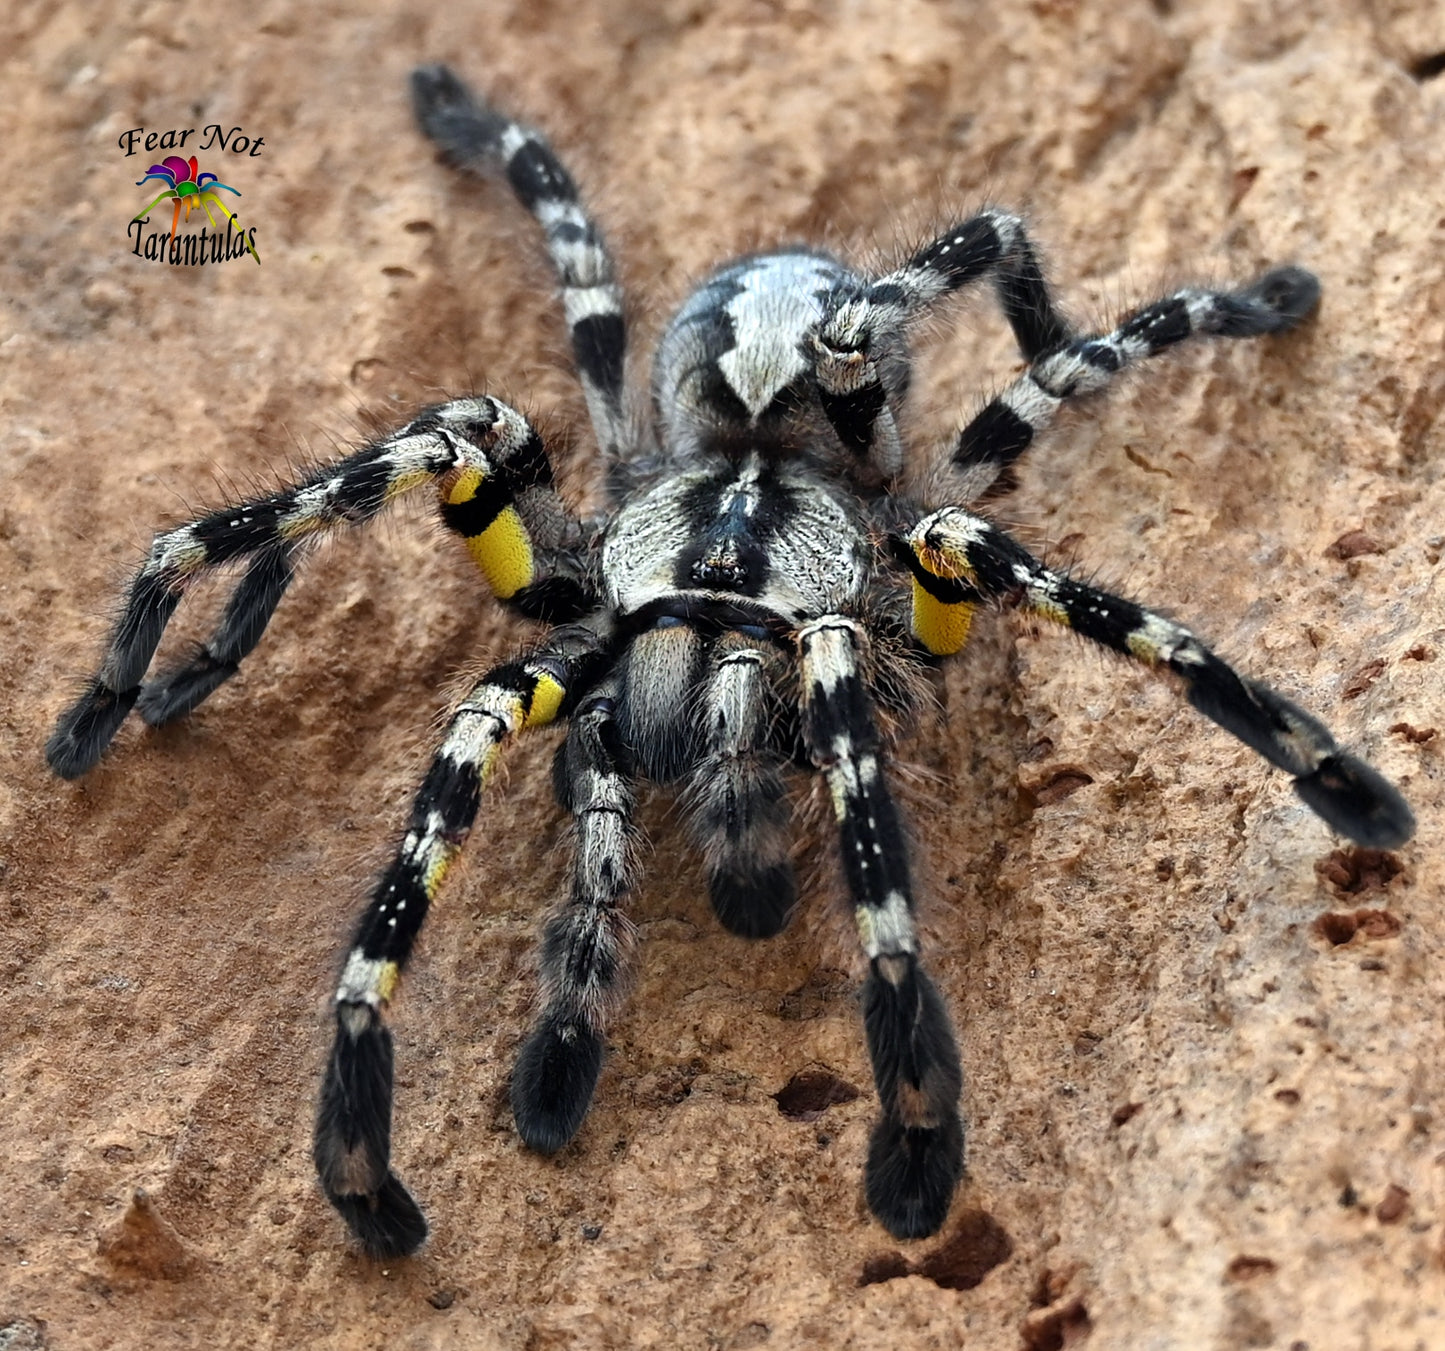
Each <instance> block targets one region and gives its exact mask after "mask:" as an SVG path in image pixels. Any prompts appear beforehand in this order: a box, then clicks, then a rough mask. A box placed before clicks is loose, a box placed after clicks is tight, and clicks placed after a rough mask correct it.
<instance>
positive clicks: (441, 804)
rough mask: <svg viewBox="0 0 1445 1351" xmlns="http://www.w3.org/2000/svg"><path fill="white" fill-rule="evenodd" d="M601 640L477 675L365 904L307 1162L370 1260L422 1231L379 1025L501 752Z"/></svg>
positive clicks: (572, 636) (546, 718) (536, 720)
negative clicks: (400, 1152) (398, 1153)
mask: <svg viewBox="0 0 1445 1351" xmlns="http://www.w3.org/2000/svg"><path fill="white" fill-rule="evenodd" d="M599 645H600V644H599V640H598V639H597V638H596V637H595V636H594V635H592V634H590V633H588V632H587V631H586V630H583V629H581V628H573V629H569V630H565V631H564V630H559V631H558V634H557V635H555V636H554V639H553V640H552V641H551V642H550V643H548V644H547V645H546V646H544V647H542V648H540V649H539V650H538V651H537V652H536V653H535V654H534V655H533V656H531V657H529V658H526V659H524V660H522V661H519V662H514V663H510V664H508V665H505V666H499V667H497V668H496V669H495V670H492V671H489V672H487V674H486V675H485V676H483V677H482V679H481V680H479V681H478V682H477V683H476V684H475V685H474V686H473V687H472V689H471V691H470V692H469V693H468V695H467V696H466V698H465V699H463V700H462V702H461V704H460V705H459V706H458V707H457V709H456V711H455V712H454V713H453V714H452V716H451V720H450V721H449V723H448V724H447V730H446V733H445V735H444V737H443V738H442V742H441V745H440V747H439V748H438V750H437V753H436V756H435V758H434V759H433V760H432V764H431V768H430V769H429V770H428V772H427V775H426V778H425V779H424V780H423V782H422V785H421V787H420V789H418V791H417V795H416V798H415V800H414V802H413V804H412V813H411V825H410V827H409V828H408V830H407V833H406V835H405V837H404V838H403V839H402V842H401V845H400V847H399V848H398V850H397V852H396V856H395V857H394V858H393V859H392V862H391V865H390V866H389V867H388V868H387V870H386V872H385V873H384V874H383V875H382V877H381V880H380V882H379V883H378V885H377V887H376V890H375V892H374V893H373V894H372V898H371V901H370V903H369V904H368V906H367V908H366V912H365V913H364V914H363V916H362V918H361V923H360V924H359V925H358V927H357V931H356V938H355V941H354V942H353V944H352V948H351V952H350V954H349V955H348V956H347V959H346V965H345V968H344V969H343V971H342V973H341V981H340V984H339V986H338V988H337V991H336V1036H335V1040H334V1042H333V1045H332V1049H331V1058H330V1061H329V1062H328V1064H327V1068H326V1076H325V1079H324V1080H323V1082H322V1088H321V1100H320V1104H319V1107H318V1110H317V1114H316V1135H315V1142H314V1148H313V1151H312V1157H313V1159H314V1161H315V1164H316V1171H317V1174H318V1176H319V1177H320V1180H321V1186H322V1188H323V1190H324V1191H325V1192H326V1195H327V1198H328V1199H329V1200H330V1201H331V1203H332V1205H334V1206H335V1207H336V1209H337V1210H338V1211H340V1212H341V1215H342V1216H343V1218H344V1219H345V1220H346V1222H347V1224H348V1225H349V1226H350V1227H351V1231H352V1233H354V1234H355V1235H356V1237H357V1238H358V1239H359V1240H360V1241H361V1243H362V1245H363V1247H365V1249H366V1251H367V1252H368V1253H370V1254H371V1255H372V1256H374V1257H399V1256H402V1255H404V1254H406V1253H409V1252H414V1251H415V1250H416V1249H417V1248H418V1247H420V1245H421V1243H422V1242H423V1240H424V1239H425V1238H426V1234H427V1227H426V1221H425V1220H424V1219H423V1218H422V1214H421V1210H420V1208H419V1207H418V1206H417V1204H416V1202H415V1201H414V1200H413V1199H412V1198H411V1196H410V1194H409V1193H408V1192H407V1190H406V1188H405V1187H404V1186H403V1185H402V1184H401V1182H400V1181H399V1180H398V1179H397V1177H396V1175H395V1174H394V1173H393V1172H392V1171H391V1163H390V1160H391V1106H392V1041H391V1033H390V1031H389V1030H388V1029H387V1027H386V1024H385V1021H384V1014H385V1012H386V1010H387V1008H388V1006H389V1004H390V1002H391V999H392V995H393V993H394V992H395V989H396V984H397V981H398V979H399V978H400V976H401V971H402V968H403V967H404V966H405V965H406V961H407V958H408V957H409V956H410V955H411V951H412V947H413V945H414V944H415V942H416V939H417V935H418V934H419V933H420V931H421V926H422V922H423V921H424V920H425V919H426V915H427V911H428V909H429V907H430V905H431V902H432V900H433V899H434V898H435V896H436V894H437V891H438V889H439V888H440V886H441V884H442V879H443V877H444V876H445V874H446V872H447V869H448V868H449V867H450V865H451V863H452V861H453V860H454V859H455V858H456V856H457V854H458V853H459V852H460V850H461V848H462V846H463V845H464V844H465V842H466V839H467V835H468V833H469V832H470V830H471V828H472V824H473V822H474V821H475V819H476V815H477V809H478V806H479V804H480V802H481V795H482V789H483V788H484V787H485V785H486V783H487V780H488V778H489V777H490V775H491V772H492V769H493V767H494V765H495V764H496V761H497V757H498V754H499V752H500V750H501V747H502V745H503V743H504V742H506V741H509V740H510V739H511V738H512V737H514V736H516V735H517V734H518V733H519V732H521V731H522V730H523V729H524V728H527V727H536V726H540V725H543V724H545V723H548V722H550V721H552V719H553V718H555V717H556V716H557V714H558V712H559V711H561V710H562V708H563V705H564V704H565V702H566V700H567V697H568V694H569V692H570V691H572V690H573V689H575V688H576V686H577V685H578V684H580V683H583V682H584V681H585V679H586V676H585V672H586V670H587V669H588V667H589V665H590V663H592V662H593V661H594V660H595V659H596V654H597V651H598V648H599Z"/></svg>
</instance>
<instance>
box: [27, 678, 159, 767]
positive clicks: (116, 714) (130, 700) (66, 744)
mask: <svg viewBox="0 0 1445 1351" xmlns="http://www.w3.org/2000/svg"><path fill="white" fill-rule="evenodd" d="M139 694H140V686H139V685H137V686H135V687H134V688H133V689H129V690H113V689H111V688H110V687H109V686H108V685H106V684H105V683H104V682H103V681H100V680H94V681H92V682H91V684H90V688H89V689H87V690H86V692H85V693H84V694H82V695H81V696H80V698H79V699H77V700H76V701H75V702H74V703H73V704H72V705H71V706H70V707H69V708H68V709H66V710H65V712H64V713H63V714H62V715H61V717H60V721H59V722H57V723H56V724H55V731H54V732H53V733H51V736H50V740H49V741H47V742H46V743H45V758H46V760H47V761H48V762H49V764H50V768H51V769H53V770H54V771H55V772H56V773H57V774H59V775H60V777H61V778H62V779H78V778H79V777H80V776H81V775H82V774H84V773H85V772H86V770H88V769H93V768H94V767H95V764H96V762H97V761H98V760H99V759H100V757H101V756H102V755H103V754H104V753H105V748H106V747H107V746H109V745H110V743H111V739H112V738H113V737H114V736H115V734H116V732H117V731H118V730H119V728H120V725H121V723H123V722H124V721H125V715H126V714H127V713H129V712H130V711H131V708H132V707H133V706H134V704H135V701H136V698H137V696H138V695H139Z"/></svg>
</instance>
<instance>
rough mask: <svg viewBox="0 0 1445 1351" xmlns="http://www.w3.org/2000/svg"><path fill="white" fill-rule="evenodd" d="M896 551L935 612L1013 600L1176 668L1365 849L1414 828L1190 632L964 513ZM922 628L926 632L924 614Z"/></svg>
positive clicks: (1385, 786) (1359, 763)
mask: <svg viewBox="0 0 1445 1351" xmlns="http://www.w3.org/2000/svg"><path fill="white" fill-rule="evenodd" d="M894 553H895V556H896V557H897V558H899V559H900V560H901V561H902V562H903V563H904V564H905V565H906V566H907V567H908V568H909V570H910V571H911V572H912V574H913V578H914V582H915V584H916V587H917V589H918V590H919V591H920V592H922V593H923V594H924V595H925V596H927V597H928V600H929V602H930V603H931V604H933V605H936V606H944V607H946V606H948V605H957V604H972V603H974V602H976V601H978V600H979V599H991V600H998V601H1002V602H1003V603H1005V604H1007V605H1011V606H1014V607H1016V608H1018V609H1021V610H1025V611H1027V612H1028V613H1030V614H1034V615H1037V616H1038V617H1039V618H1041V619H1047V620H1048V621H1049V622H1050V623H1054V624H1059V625H1062V626H1063V627H1065V628H1069V629H1072V630H1073V631H1074V632H1075V633H1078V634H1080V635H1082V636H1083V637H1085V638H1088V639H1090V640H1092V641H1093V642H1096V643H1098V644H1100V645H1101V646H1103V647H1107V648H1109V649H1110V650H1112V651H1114V652H1117V653H1119V654H1120V655H1122V656H1126V657H1130V658H1132V659H1133V660H1135V661H1139V662H1142V663H1144V664H1145V665H1146V666H1153V667H1162V668H1164V669H1166V670H1168V671H1170V672H1172V673H1173V674H1174V675H1175V676H1177V677H1178V678H1179V679H1180V680H1181V681H1183V684H1184V691H1185V697H1186V698H1187V699H1188V700H1189V702H1190V703H1191V704H1193V705H1194V707H1195V708H1196V709H1198V710H1199V711H1200V712H1201V713H1203V714H1204V715H1205V717H1207V718H1211V719H1212V720H1213V721H1215V722H1217V723H1218V724H1219V725H1220V726H1221V727H1223V728H1224V729H1225V730H1226V731H1228V732H1232V733H1233V734H1234V735H1235V736H1236V737H1238V738H1239V739H1240V740H1241V741H1243V742H1244V743H1245V745H1247V746H1249V747H1250V748H1251V749H1253V750H1255V751H1257V752H1258V753H1259V754H1260V755H1262V756H1264V758H1265V759H1266V760H1268V761H1269V762H1270V763H1271V764H1272V765H1275V766H1276V767H1277V768H1279V769H1282V770H1284V771H1285V773H1287V774H1290V775H1292V776H1293V777H1294V780H1295V791H1296V792H1297V793H1299V795H1300V797H1302V798H1303V799H1304V801H1305V802H1306V803H1307V804H1308V805H1309V806H1310V807H1311V808H1313V809H1314V811H1315V812H1317V813H1318V814H1319V815H1320V816H1321V817H1323V818H1324V820H1325V821H1327V822H1328V823H1329V824H1330V825H1331V826H1332V827H1334V828H1335V829H1336V830H1338V831H1340V832H1341V833H1342V834H1345V835H1348V836H1349V837H1350V838H1351V839H1352V840H1354V841H1356V842H1357V843H1359V844H1362V845H1366V846H1368V847H1371V848H1378V849H1393V848H1396V847H1398V846H1399V845H1401V844H1403V843H1404V842H1405V841H1406V840H1407V839H1409V838H1410V836H1411V835H1412V834H1413V833H1414V829H1415V820H1414V817H1413V815H1412V814H1411V812H1410V809H1409V807H1408V806H1407V805H1406V804H1405V801H1404V799H1403V798H1402V797H1401V796H1400V794H1399V792H1398V791H1397V790H1396V789H1395V788H1394V786H1393V785H1392V784H1390V783H1389V782H1388V781H1387V780H1386V779H1385V778H1384V777H1383V776H1381V775H1380V774H1379V773H1378V772H1377V771H1376V770H1374V769H1372V768H1371V767H1370V766H1369V765H1367V764H1366V763H1365V762H1364V761H1363V760H1361V759H1359V758H1358V757H1357V756H1355V755H1352V754H1350V752H1348V751H1346V750H1344V749H1343V748H1342V747H1341V746H1340V745H1339V744H1338V743H1337V742H1336V741H1335V739H1334V737H1333V736H1332V735H1331V734H1330V731H1329V729H1328V728H1326V727H1325V726H1324V725H1323V724H1322V723H1321V722H1319V721H1318V720H1317V719H1316V718H1314V717H1312V716H1311V715H1310V714H1308V713H1306V712H1305V711H1304V710H1303V709H1302V708H1299V707H1298V706H1297V705H1295V704H1294V703H1292V702H1291V701H1290V700H1288V699H1286V698H1285V697H1284V696H1283V695H1281V694H1278V693H1277V692H1276V691H1274V690H1272V689H1270V688H1269V686H1267V685H1264V684H1261V683H1260V682H1259V681H1257V680H1251V679H1250V678H1249V677H1248V676H1243V675H1240V674H1239V673H1238V672H1237V671H1235V670H1234V668H1233V667H1231V666H1230V665H1229V664H1228V663H1227V662H1225V661H1223V660H1221V659H1220V658H1219V657H1218V656H1216V655H1215V653H1213V652H1212V651H1210V649H1209V648H1207V647H1205V646H1204V644H1203V643H1201V642H1200V641H1199V639H1198V638H1197V637H1195V635H1194V634H1193V633H1191V632H1190V631H1189V630H1188V629H1186V628H1184V627H1183V626H1182V625H1180V624H1176V623H1175V622H1174V621H1172V620H1169V619H1166V618H1164V616H1162V615H1159V614H1156V613H1154V612H1153V611H1151V610H1148V609H1145V608H1144V607H1143V606H1142V605H1138V604H1136V603H1135V602H1134V601H1131V600H1125V599H1124V598H1123V597H1121V596H1115V595H1112V594H1111V593H1109V592H1107V591H1101V590H1100V589H1099V588H1097V587H1093V586H1089V585H1087V584H1085V583H1083V582H1079V581H1076V580H1075V579H1073V578H1072V577H1068V576H1066V575H1064V574H1063V573H1059V572H1054V571H1053V570H1051V569H1049V568H1047V567H1045V566H1044V565H1043V564H1042V563H1041V562H1040V561H1039V560H1038V559H1036V558H1035V557H1033V555H1032V554H1030V553H1029V552H1028V551H1027V550H1026V549H1024V548H1023V546H1022V545H1020V544H1019V543H1017V542H1016V541H1015V540H1013V539H1012V538H1010V537H1009V536H1008V535H1006V534H1005V533H1004V532H1003V531H1001V530H999V529H998V528H997V527H996V526H994V525H991V524H990V523H989V522H988V521H985V520H983V519H982V518H981V517H979V516H975V515H973V514H972V513H971V512H968V511H964V510H963V509H962V508H958V507H945V508H944V509H942V510H941V511H937V512H934V513H933V514H932V515H930V516H927V517H925V518H924V519H923V520H922V521H920V522H919V523H918V525H917V526H915V527H914V529H913V530H912V531H911V532H910V534H909V535H908V537H907V539H906V540H900V541H896V542H895V546H894ZM914 624H915V631H916V632H917V631H919V620H918V612H917V611H915V620H914ZM926 631H927V628H926V625H925V627H924V632H926ZM920 636H921V635H920Z"/></svg>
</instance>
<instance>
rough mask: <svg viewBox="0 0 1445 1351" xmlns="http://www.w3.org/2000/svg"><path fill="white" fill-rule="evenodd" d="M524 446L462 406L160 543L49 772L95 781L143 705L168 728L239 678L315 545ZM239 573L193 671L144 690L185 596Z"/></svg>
mask: <svg viewBox="0 0 1445 1351" xmlns="http://www.w3.org/2000/svg"><path fill="white" fill-rule="evenodd" d="M528 437H532V438H534V437H535V433H533V432H532V431H531V428H530V427H529V426H528V425H527V423H526V420H525V419H523V418H522V417H521V415H520V414H518V413H516V412H514V411H513V410H512V409H510V408H508V407H507V406H506V405H505V404H502V403H499V402H498V401H497V400H496V399H487V398H482V399H457V400H455V401H454V402H452V403H448V404H440V405H437V406H435V407H432V408H428V409H425V410H424V411H423V412H421V413H420V414H419V415H418V416H417V417H415V418H413V419H412V421H411V422H409V423H407V425H406V426H404V427H402V428H401V429H400V430H398V431H395V432H392V433H391V434H390V435H388V436H385V437H382V438H381V439H380V440H378V441H374V442H372V443H371V444H370V445H368V446H364V447H363V448H362V449H361V450H358V451H356V452H355V453H354V454H352V455H348V456H346V457H345V458H344V459H340V460H336V461H333V462H332V463H330V464H325V465H321V466H319V467H318V468H317V469H316V470H314V471H313V472H312V473H311V474H309V475H307V476H306V477H305V478H304V479H302V480H301V481H300V482H298V483H295V484H292V485H289V486H286V487H283V488H280V489H278V490H277V491H276V492H273V493H269V494H267V495H266V496H264V497H256V498H250V499H248V500H247V501H244V502H240V503H236V504H235V505H233V506H227V507H222V508H220V509H219V510H217V511H213V512H210V513H208V514H207V515H205V516H201V517H199V518H198V519H197V520H194V521H191V522H188V523H187V524H185V525H181V526H177V527H176V528H175V529H173V530H166V531H163V532H162V533H161V534H159V535H157V536H156V538H155V541H154V543H153V544H152V545H151V549H150V552H149V554H148V555H147V557H146V560H145V562H144V563H143V564H142V565H141V567H140V569H139V571H138V572H137V573H136V575H135V578H134V580H133V581H132V583H131V588H130V592H129V594H128V596H127V598H126V602H125V606H124V609H123V610H122V612H121V616H120V620H119V622H118V623H117V624H116V626H115V629H114V631H113V632H112V634H111V639H110V645H109V648H108V650H107V652H106V655H105V658H104V660H103V661H102V662H101V666H100V670H99V671H98V672H97V673H96V675H95V677H94V679H93V680H92V681H91V684H90V686H89V687H88V688H87V690H86V691H85V693H84V694H83V695H82V696H81V697H80V698H79V699H78V700H77V701H76V702H75V703H74V704H73V705H72V706H71V707H70V708H69V709H68V710H66V712H65V713H64V714H63V715H62V716H61V718H60V720H59V721H58V722H57V724H56V727H55V731H54V733H53V734H52V736H51V738H50V741H49V742H48V744H47V745H46V756H47V758H48V759H49V761H50V765H51V768H52V769H54V770H55V772H56V773H57V774H60V775H61V776H62V777H64V778H68V779H69V778H75V777H77V776H78V775H81V774H83V773H85V772H86V770H88V769H90V768H91V767H92V766H93V765H94V764H95V763H96V761H97V760H99V759H100V757H101V755H102V753H103V752H104V750H105V748H106V746H107V745H108V744H109V743H110V741H111V739H112V738H113V737H114V736H115V733H116V731H117V730H118V729H119V727H120V724H121V722H122V721H123V720H124V718H125V715H126V714H127V713H128V712H129V711H130V709H131V707H132V706H133V705H134V704H135V703H136V700H137V698H139V699H140V701H141V707H142V710H143V712H144V713H145V716H146V718H147V720H148V721H150V722H152V723H161V722H166V721H168V720H169V719H171V718H174V717H178V716H179V715H180V714H182V713H184V712H187V711H189V710H190V709H192V708H194V707H195V706H196V705H197V704H199V703H200V702H201V700H202V699H204V698H205V697H206V696H207V695H208V694H210V692H211V691H212V690H214V689H215V688H216V687H217V686H218V685H220V684H221V683H222V682H223V681H224V680H225V679H227V678H228V677H229V676H230V675H232V674H234V672H235V670H236V668H237V665H238V663H239V662H240V659H241V658H242V657H243V656H244V655H245V654H246V653H247V652H249V651H250V650H251V649H252V648H253V647H254V646H255V645H256V643H257V642H259V641H260V638H261V635H262V633H263V632H264V630H265V627H266V624H267V622H268V621H269V620H270V618H271V615H272V612H273V611H274V610H275V608H276V606H277V605H278V604H279V603H280V600H281V598H282V596H283V595H284V594H285V591H286V588H287V586H288V585H289V583H290V581H291V576H292V571H293V568H294V566H295V563H296V560H297V558H298V557H299V556H300V554H301V553H302V552H303V551H304V550H305V549H306V548H307V547H308V546H309V545H311V544H313V543H315V542H316V541H318V540H320V539H322V538H323V537H324V536H326V535H327V534H333V533H336V532H338V531H341V530H346V529H350V528H352V527H355V526H359V525H363V524H365V523H366V522H368V521H370V520H372V519H373V518H374V517H376V516H377V515H378V514H379V513H380V512H382V511H383V510H384V509H385V508H386V507H387V506H389V505H390V504H391V503H392V502H394V501H395V500H396V499H397V498H398V497H400V496H401V495H402V494H403V493H405V492H407V491H409V490H410V489H412V488H415V487H418V486H420V485H421V484H423V483H427V482H438V481H443V480H450V479H457V480H470V479H473V478H475V479H477V480H478V481H480V480H481V479H484V478H486V477H487V476H488V475H491V474H493V466H492V462H491V460H490V459H489V458H488V451H489V448H492V447H496V446H501V445H504V444H508V443H510V442H511V441H515V440H518V439H522V440H525V439H526V438H528ZM543 460H544V461H545V456H543ZM534 552H537V551H534ZM236 563H246V564H247V565H248V568H247V571H246V573H245V574H244V576H243V577H242V579H241V581H240V582H239V583H238V585H237V587H236V589H235V592H234V594H233V595H232V597H231V600H230V602H229V603H228V605H227V607H226V611H225V614H224V615H223V617H222V620H221V624H220V627H219V628H218V630H217V632H216V633H215V634H214V635H213V636H212V638H211V639H210V641H209V642H208V643H207V644H206V645H205V647H204V648H202V649H201V650H200V651H199V652H197V653H195V654H193V655H192V657H191V658H190V660H189V661H187V662H186V663H184V664H182V665H181V666H180V667H178V668H176V669H174V670H171V671H169V672H166V673H164V674H163V675H162V676H161V677H160V678H159V679H157V680H156V681H154V682H152V683H151V684H150V685H148V686H146V687H145V688H144V689H142V686H141V680H142V678H143V677H144V675H145V672H146V668H147V667H148V666H149V665H150V662H151V658H152V657H153V656H154V655H155V650H156V647H157V645H158V644H159V643H160V640H161V635H162V634H163V633H164V631H165V627H166V625H167V623H168V622H169V621H170V618H171V616H172V615H173V614H174V613H175V609H176V606H177V605H178V604H179V602H180V599H181V596H182V594H183V593H184V591H185V590H186V588H187V587H189V586H190V585H192V584H193V583H194V582H196V581H197V580H198V579H199V578H201V577H203V576H205V575H207V574H209V573H212V572H215V571H216V570H217V569H219V568H222V567H225V566H227V565H229V564H236Z"/></svg>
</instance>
